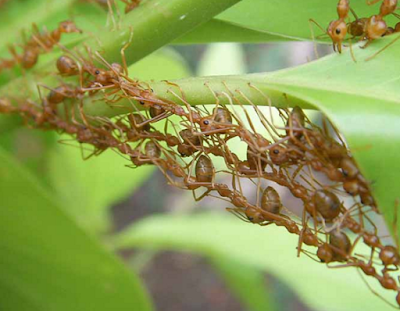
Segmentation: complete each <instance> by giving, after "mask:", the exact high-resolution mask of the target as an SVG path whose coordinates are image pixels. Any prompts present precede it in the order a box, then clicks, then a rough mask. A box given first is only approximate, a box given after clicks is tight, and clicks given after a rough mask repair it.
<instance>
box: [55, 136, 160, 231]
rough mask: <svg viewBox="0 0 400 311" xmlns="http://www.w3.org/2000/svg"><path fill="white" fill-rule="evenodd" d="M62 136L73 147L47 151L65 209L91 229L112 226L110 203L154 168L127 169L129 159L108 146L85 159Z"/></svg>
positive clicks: (119, 198)
mask: <svg viewBox="0 0 400 311" xmlns="http://www.w3.org/2000/svg"><path fill="white" fill-rule="evenodd" d="M62 139H65V140H68V141H70V142H71V144H73V145H75V146H76V147H75V148H74V147H72V146H67V145H61V144H58V145H57V146H55V148H54V149H53V150H52V151H51V152H50V155H49V157H48V174H49V179H50V183H51V185H52V187H53V189H54V190H55V193H56V195H57V196H58V198H59V199H60V200H61V201H62V202H63V205H64V206H65V209H66V210H67V212H68V213H70V214H71V215H72V216H74V217H75V218H76V220H77V221H78V223H79V224H80V225H81V226H82V227H83V228H85V229H86V230H88V231H90V232H93V233H100V232H105V231H107V230H109V229H110V226H111V219H110V215H109V208H110V207H111V205H112V204H114V203H117V202H119V201H121V200H122V199H124V198H126V196H127V195H129V194H130V193H132V191H134V190H135V189H137V187H139V186H140V185H141V184H142V183H143V182H144V181H146V179H147V178H148V177H149V176H150V173H151V172H153V170H154V169H153V167H151V166H143V167H140V168H138V169H135V170H132V169H129V168H127V167H126V165H130V162H129V161H128V160H127V159H124V158H122V157H121V156H120V155H118V154H117V153H115V152H112V151H111V150H108V151H106V152H104V153H103V154H101V155H100V156H97V157H91V158H90V159H88V160H86V161H84V160H83V158H82V155H81V150H80V147H79V145H78V144H77V143H76V142H74V141H73V140H71V138H70V137H68V136H63V137H62ZM83 148H85V147H83ZM84 153H86V154H90V152H88V151H87V152H84Z"/></svg>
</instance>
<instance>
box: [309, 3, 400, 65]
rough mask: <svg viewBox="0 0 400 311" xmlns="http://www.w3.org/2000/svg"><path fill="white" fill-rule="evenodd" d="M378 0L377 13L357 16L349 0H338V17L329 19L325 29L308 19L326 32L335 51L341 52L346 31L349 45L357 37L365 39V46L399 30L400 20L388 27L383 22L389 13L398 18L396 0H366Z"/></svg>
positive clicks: (399, 16)
mask: <svg viewBox="0 0 400 311" xmlns="http://www.w3.org/2000/svg"><path fill="white" fill-rule="evenodd" d="M379 1H382V4H381V6H380V9H379V13H378V14H376V15H372V16H370V17H362V18H359V17H358V16H357V14H356V13H355V12H354V10H353V9H352V8H351V7H350V1H349V0H339V2H338V4H337V14H338V19H337V20H333V21H331V22H330V23H329V26H328V28H327V30H326V31H325V30H324V29H323V28H322V27H321V26H320V25H319V24H318V23H317V22H316V21H315V20H313V19H310V22H312V23H314V24H316V25H317V26H318V27H319V28H320V29H321V30H322V31H323V32H324V33H325V34H327V35H328V36H329V37H330V38H331V40H332V43H333V49H334V50H335V51H336V49H337V51H338V52H339V53H341V52H342V43H343V41H344V40H345V37H346V35H347V33H349V34H350V35H351V38H349V42H350V47H351V41H352V40H353V39H355V38H359V39H360V41H361V40H366V41H367V42H366V43H365V44H364V45H363V46H362V47H361V48H366V47H367V46H368V45H369V44H370V43H371V42H372V41H373V40H375V39H378V38H381V37H383V36H387V35H390V34H393V33H397V32H400V22H398V23H397V24H396V25H395V26H394V27H389V26H388V25H387V24H386V22H385V17H387V16H388V15H391V14H392V15H394V16H396V17H397V18H400V15H399V14H397V13H396V12H395V11H396V10H397V0H370V1H369V0H367V4H368V5H373V4H376V3H377V2H379ZM349 12H351V13H352V15H353V16H354V21H351V20H350V17H349ZM397 39H398V38H396V39H395V40H397ZM390 44H393V42H391V43H389V45H390ZM386 47H387V46H386ZM386 47H384V48H383V49H385V48H386ZM383 49H382V50H383ZM382 50H381V51H382ZM381 51H378V52H377V53H376V54H378V53H380V52H381ZM376 54H375V55H376ZM375 55H373V56H372V57H374V56H375ZM372 57H370V58H372ZM353 59H354V56H353Z"/></svg>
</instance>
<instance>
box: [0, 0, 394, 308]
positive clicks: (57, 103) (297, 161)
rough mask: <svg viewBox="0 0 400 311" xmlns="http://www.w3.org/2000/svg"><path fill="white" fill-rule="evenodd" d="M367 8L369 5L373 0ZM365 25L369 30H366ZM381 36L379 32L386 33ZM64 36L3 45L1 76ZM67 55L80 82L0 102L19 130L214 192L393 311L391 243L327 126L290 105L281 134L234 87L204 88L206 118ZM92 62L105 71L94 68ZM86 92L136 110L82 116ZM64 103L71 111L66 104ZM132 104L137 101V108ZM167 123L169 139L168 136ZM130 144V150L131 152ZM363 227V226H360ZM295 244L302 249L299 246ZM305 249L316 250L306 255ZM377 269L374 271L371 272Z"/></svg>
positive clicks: (60, 65) (341, 10)
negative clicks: (346, 199) (285, 195)
mask: <svg viewBox="0 0 400 311" xmlns="http://www.w3.org/2000/svg"><path fill="white" fill-rule="evenodd" d="M376 2H378V0H376V1H373V3H376ZM107 3H108V4H109V3H110V2H109V1H107ZM396 6H397V1H386V0H384V1H383V2H382V5H381V8H380V13H379V14H378V15H375V16H373V17H371V18H369V19H358V18H357V17H356V21H355V22H357V23H359V22H360V21H361V20H363V22H362V23H364V26H363V27H364V28H363V29H364V30H363V31H364V32H363V34H360V36H364V37H365V38H366V39H368V42H367V44H369V42H370V41H371V40H373V39H374V38H375V37H373V36H372V35H371V34H370V33H368V32H366V31H365V29H368V27H371V25H372V24H373V23H374V21H377V22H378V23H381V25H382V22H384V21H383V17H384V16H386V15H388V14H393V12H394V10H395V8H396ZM349 10H351V9H350V7H349V2H348V1H343V0H340V1H339V4H338V15H339V20H337V21H333V22H331V24H330V26H329V27H328V31H327V33H328V34H329V35H330V36H331V34H332V35H333V34H334V33H336V35H339V34H338V31H336V30H335V28H336V29H337V28H338V27H339V28H340V27H342V26H343V23H344V25H345V27H344V28H343V27H342V28H341V29H342V31H341V32H340V35H343V31H344V32H346V31H347V30H348V31H349V32H350V33H351V34H352V35H353V36H354V35H355V33H356V32H355V30H354V29H356V27H355V25H356V24H354V23H355V22H353V23H350V24H346V23H345V19H346V18H347V14H348V11H349ZM353 14H354V12H353ZM365 25H370V26H368V27H367V28H365V27H366V26H365ZM385 25H386V24H385ZM397 28H399V29H400V26H398V25H396V27H395V31H397ZM351 29H353V30H351ZM389 31H390V30H389V28H388V27H386V30H385V33H389ZM69 32H80V30H79V29H78V28H77V27H76V26H75V25H74V23H73V22H70V21H66V22H62V23H60V25H59V27H58V28H57V29H56V30H54V31H52V32H50V33H49V32H47V31H43V32H40V31H39V30H36V31H34V34H33V35H32V37H31V38H30V39H29V40H27V41H26V43H25V44H24V45H23V46H21V47H22V50H23V52H22V54H18V53H17V52H16V51H15V49H14V48H10V52H11V54H12V55H13V58H12V59H11V60H7V61H6V60H0V70H1V69H5V68H11V67H12V66H14V65H16V64H19V65H20V66H21V67H22V68H24V69H29V68H32V67H33V66H34V65H35V64H36V63H37V60H38V56H39V55H40V54H42V53H46V52H48V51H49V50H51V49H52V48H53V47H54V46H55V45H58V46H60V45H59V43H58V42H59V41H60V38H61V35H62V34H63V33H69ZM344 35H345V33H344ZM344 35H343V38H342V40H341V41H340V40H339V41H334V39H333V37H332V36H331V38H332V40H333V42H334V45H337V46H338V50H339V52H340V51H341V42H342V41H343V39H344ZM367 44H366V45H367ZM66 52H67V53H66V55H63V56H61V57H60V58H59V59H58V60H57V63H56V66H57V69H58V71H59V74H60V75H61V76H62V77H74V76H76V77H78V78H79V85H72V84H68V83H66V82H62V83H61V85H60V86H58V87H56V88H49V89H50V91H49V92H48V94H47V96H45V97H43V98H41V99H40V102H35V101H32V100H26V99H18V98H0V113H3V114H17V115H20V116H22V117H23V119H24V121H25V123H26V124H27V125H28V126H31V127H34V128H39V129H44V130H56V131H58V132H60V133H67V134H70V135H72V136H73V137H74V139H75V140H76V141H78V142H79V143H80V144H84V145H91V146H92V147H93V151H92V153H91V154H90V155H89V156H86V158H90V157H91V156H97V155H100V154H101V153H102V152H104V151H105V150H107V149H112V150H115V151H117V152H119V153H120V154H122V155H124V156H126V157H127V158H128V159H129V161H130V162H131V163H132V166H133V167H138V166H142V165H155V166H157V167H158V168H159V169H160V170H161V172H162V173H163V174H164V175H165V177H166V178H167V180H168V181H169V183H170V184H172V185H174V186H176V187H179V188H182V189H187V190H191V191H193V194H194V197H195V199H196V200H201V199H202V198H204V197H206V196H213V197H217V194H218V195H219V198H221V199H223V200H225V201H227V202H230V203H231V204H232V205H233V207H231V208H227V209H228V210H229V211H230V212H232V213H234V214H235V215H236V216H238V217H239V218H241V219H242V220H244V221H246V222H250V223H253V224H258V225H261V226H266V225H270V224H275V225H277V226H280V227H284V228H286V230H287V231H288V232H290V233H293V234H296V235H298V236H299V243H298V255H299V254H300V253H304V254H306V255H307V256H309V257H311V258H312V259H314V260H317V261H320V262H324V263H327V264H331V263H333V262H338V263H339V264H338V265H336V266H334V267H350V266H354V267H357V268H359V269H360V271H361V272H362V273H363V274H365V275H367V276H371V277H373V278H375V279H376V280H378V282H379V283H380V284H381V286H382V287H383V288H385V289H389V290H393V291H397V292H398V294H397V296H396V302H397V304H398V305H400V286H399V285H398V282H397V281H396V280H395V279H394V278H393V277H392V276H391V275H390V273H391V272H392V271H394V270H397V269H398V266H399V265H400V258H399V255H398V253H399V251H398V249H399V247H398V245H397V244H398V242H397V240H396V246H391V245H384V244H382V242H381V241H380V238H379V236H378V232H377V231H378V230H377V228H376V227H375V225H374V224H373V221H372V220H371V219H370V217H369V216H368V214H370V213H373V212H375V213H376V212H378V210H377V207H376V204H375V201H374V199H373V197H372V195H371V191H370V186H369V183H368V181H366V180H365V179H364V178H363V176H362V174H361V173H360V171H359V169H358V167H357V165H356V163H355V162H354V160H353V158H352V156H351V155H350V153H349V151H348V149H347V147H346V145H345V143H344V142H343V141H342V140H341V139H340V135H339V134H337V133H336V134H335V135H334V136H335V137H332V135H330V134H329V130H328V128H329V126H328V125H327V124H326V123H324V126H323V128H320V127H318V126H316V125H314V124H313V123H312V122H310V120H308V119H307V117H306V116H305V114H304V113H303V111H302V110H301V109H300V108H299V107H295V108H293V109H292V110H291V111H289V110H287V109H280V110H279V115H280V118H281V119H282V120H283V121H284V123H285V124H286V125H285V126H284V127H283V128H282V127H281V128H280V127H279V126H276V125H275V124H274V122H273V120H269V119H268V118H266V117H265V116H264V114H263V113H262V112H261V111H260V110H259V109H258V108H257V106H256V105H254V104H253V103H252V102H251V101H250V99H249V98H247V97H246V95H245V94H244V93H242V92H241V91H240V90H237V91H235V92H234V93H232V92H231V91H230V90H229V88H228V87H227V88H226V92H220V93H215V92H214V91H213V90H212V89H211V88H210V87H208V85H206V87H208V88H209V90H210V92H212V94H213V95H214V97H215V99H216V105H215V108H214V109H213V111H212V113H209V112H204V111H202V110H200V109H199V108H193V107H192V106H191V105H190V103H189V102H188V101H187V100H186V98H185V94H184V92H183V91H182V90H181V89H180V87H179V86H178V85H177V84H173V83H170V82H166V83H168V84H169V85H170V89H169V92H170V93H171V94H172V95H173V96H174V97H175V98H176V101H170V100H166V99H164V98H161V97H158V96H156V94H154V92H153V90H152V89H151V88H150V87H149V86H148V85H146V84H145V83H142V82H140V81H137V80H132V79H130V78H129V77H128V71H127V68H126V64H125V63H123V64H122V65H120V64H118V63H113V64H108V63H107V62H106V61H105V60H104V59H103V58H102V57H101V56H100V55H99V54H98V53H95V55H93V54H92V53H91V51H90V50H88V55H89V58H88V59H86V58H85V57H83V56H82V55H81V54H79V53H72V52H71V51H67V50H66ZM94 58H96V61H97V62H101V63H102V64H103V65H104V66H103V67H105V68H101V67H99V66H97V65H95V60H94ZM249 87H250V88H252V89H253V90H255V91H257V92H259V93H260V94H261V95H262V96H263V97H264V98H265V100H266V102H267V103H268V104H269V105H271V102H270V99H269V98H268V97H267V96H266V95H265V94H264V93H263V92H262V91H261V90H259V89H258V88H257V87H255V86H253V85H249ZM46 88H48V87H46ZM95 94H101V97H103V98H102V99H103V100H104V101H105V102H106V103H108V104H109V105H111V106H113V107H118V102H119V101H120V100H121V99H128V100H129V101H131V102H132V107H133V108H134V109H136V112H135V113H131V114H129V115H127V116H125V117H120V118H117V119H116V120H110V119H108V118H104V117H89V116H87V115H86V114H85V113H84V110H83V99H84V98H85V97H91V96H95ZM96 96H97V95H96ZM221 98H223V99H225V100H226V101H228V102H229V103H230V106H232V109H233V111H234V113H232V112H231V111H230V110H229V109H228V107H226V106H225V105H223V104H221V103H220V99H221ZM70 100H74V101H75V102H78V104H70V103H69V102H70ZM243 101H244V102H245V103H246V104H248V105H250V106H251V107H252V108H253V109H254V111H255V113H256V114H257V117H258V118H259V119H260V122H261V124H262V125H263V126H264V128H265V129H266V130H267V132H268V133H269V135H270V137H271V138H270V139H267V138H265V137H263V136H262V135H261V134H259V133H257V131H256V129H255V128H254V126H253V124H252V122H251V118H250V116H249V115H248V113H247V111H246V110H245V109H243V112H244V115H245V118H246V120H247V123H248V124H249V126H246V125H245V122H244V121H243V120H242V119H241V118H240V116H239V114H238V113H236V112H235V108H233V105H234V104H236V107H241V105H242V102H243ZM176 102H179V103H180V104H177V103H176ZM135 103H140V109H138V107H137V106H136V104H135ZM143 109H144V110H146V112H145V113H143V112H142V110H143ZM232 109H231V110H232ZM173 115H175V116H178V117H180V119H181V122H180V123H181V125H182V126H183V127H184V129H183V130H181V131H179V132H178V131H177V129H176V127H175V124H174V123H172V122H171V121H169V119H168V118H169V117H171V116H173ZM164 119H165V128H164V130H163V131H157V130H155V129H154V127H153V126H152V124H153V123H156V122H159V121H161V120H164ZM169 125H171V127H172V129H173V134H170V133H169V131H168V126H169ZM235 138H239V139H240V140H241V141H242V142H244V143H245V144H246V145H247V153H246V158H245V159H243V160H241V159H240V158H239V156H237V155H236V154H235V153H234V152H232V151H231V150H230V148H229V145H228V144H229V142H230V141H231V140H233V139H235ZM338 139H339V140H338ZM133 143H136V146H134V147H132V145H133ZM210 155H212V156H214V157H221V158H223V160H224V162H225V164H226V170H222V171H218V172H216V170H215V168H214V165H213V162H212V159H211V158H210ZM183 158H189V159H190V161H189V163H185V162H184V161H183V160H182V159H183ZM193 171H194V175H193V174H192V173H193ZM315 172H318V173H319V174H322V175H324V176H325V177H326V178H328V179H329V180H330V181H331V184H330V185H322V184H321V183H320V182H319V181H318V180H317V179H316V178H315V177H314V173H315ZM222 173H225V174H229V175H230V176H232V182H231V186H228V185H227V184H225V183H220V182H217V181H216V177H217V175H218V174H222ZM243 178H246V179H249V180H250V181H251V182H253V183H254V184H255V185H256V186H257V200H256V203H251V202H249V200H248V199H247V198H246V197H245V195H244V193H243V190H242V186H241V179H243ZM262 180H267V181H270V182H273V183H276V184H278V185H280V186H283V187H285V188H286V189H288V190H289V191H290V192H291V194H292V195H293V196H294V197H296V198H298V199H300V200H301V201H302V202H303V205H304V209H303V212H302V217H301V219H300V220H298V219H297V218H296V217H294V215H292V214H291V213H290V212H289V211H288V210H287V209H286V208H285V207H284V206H283V204H282V202H281V199H280V197H279V194H278V192H277V191H276V190H275V189H274V188H273V187H272V186H268V187H266V188H265V189H262V186H261V181H262ZM325 184H326V182H325ZM200 188H201V189H205V192H204V193H203V194H202V195H201V196H200V197H196V194H195V191H196V190H197V189H200ZM344 194H347V195H350V196H352V197H353V198H354V204H353V205H352V206H350V207H349V208H347V207H345V206H344V203H343V202H341V201H340V199H339V197H338V195H342V196H343V195H344ZM365 222H366V223H367V224H368V225H369V227H371V228H368V229H367V225H366V224H365ZM348 231H350V232H353V233H354V234H355V236H356V237H355V238H354V240H353V241H351V240H350V238H349V236H348V234H347V233H346V232H348ZM360 241H362V242H363V243H364V244H365V245H367V246H368V247H369V248H370V250H371V253H370V255H369V256H364V255H360V254H356V253H355V248H356V246H357V244H358V243H359V242H360ZM303 244H306V245H308V246H310V247H311V248H308V249H304V248H303V247H302V245H303ZM312 247H315V248H316V251H310V250H309V249H312ZM378 258H379V259H378ZM379 261H380V262H379ZM330 266H331V265H330ZM377 266H381V267H382V269H381V271H380V272H378V271H377V269H376V268H377ZM374 293H375V292H374ZM375 294H377V293H375ZM377 295H378V294H377ZM391 305H392V304H391ZM393 306H394V305H393Z"/></svg>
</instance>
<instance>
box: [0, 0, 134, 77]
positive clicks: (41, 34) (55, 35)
mask: <svg viewBox="0 0 400 311" xmlns="http://www.w3.org/2000/svg"><path fill="white" fill-rule="evenodd" d="M87 1H93V2H95V3H97V4H98V5H100V6H102V7H103V8H105V9H108V10H109V11H111V12H113V9H112V8H113V7H114V8H115V9H116V10H118V7H117V5H116V3H115V1H114V0H87ZM121 1H122V2H123V3H125V5H126V6H125V14H128V13H129V12H131V11H132V10H133V9H135V8H136V7H138V6H139V4H140V2H141V0H121ZM4 3H5V1H4V0H3V1H1V0H0V6H1V5H3V4H4ZM81 32H82V31H81V30H80V29H79V28H78V27H76V25H75V24H74V22H72V21H64V22H61V23H60V24H59V25H58V27H57V28H56V29H54V30H53V31H51V32H49V31H48V30H46V29H43V30H42V31H40V30H39V28H38V27H37V25H36V24H33V25H32V35H31V37H30V38H29V39H27V38H26V37H25V35H24V38H23V43H22V44H18V45H9V46H8V51H9V53H10V57H9V58H0V73H1V72H2V71H3V70H4V69H11V68H14V67H16V66H17V65H19V66H20V67H21V68H22V70H25V69H31V68H32V67H34V66H35V65H36V64H37V62H38V60H39V56H40V55H41V54H46V53H49V52H51V51H52V49H53V47H54V46H56V45H58V44H59V42H60V39H61V36H62V35H63V34H68V33H81Z"/></svg>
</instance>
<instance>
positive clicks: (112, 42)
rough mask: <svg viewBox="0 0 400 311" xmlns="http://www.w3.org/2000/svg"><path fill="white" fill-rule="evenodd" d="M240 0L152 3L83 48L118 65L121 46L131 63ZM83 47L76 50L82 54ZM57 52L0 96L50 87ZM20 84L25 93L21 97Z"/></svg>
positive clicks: (29, 94) (155, 0) (95, 36)
mask: <svg viewBox="0 0 400 311" xmlns="http://www.w3.org/2000/svg"><path fill="white" fill-rule="evenodd" d="M239 1H240V0H219V1H214V0H201V1H198V0H153V1H145V2H144V3H143V5H140V6H139V7H138V8H136V9H135V10H133V11H132V12H131V13H129V14H127V15H126V16H125V17H124V20H123V21H122V23H121V25H120V29H119V30H116V31H107V30H104V29H102V30H99V31H97V32H95V33H94V34H93V35H90V37H88V40H86V41H85V43H84V45H85V47H89V48H91V49H92V50H93V51H99V52H100V53H101V54H102V56H103V57H104V58H105V59H106V60H107V61H108V62H109V63H112V62H118V63H122V57H121V49H122V48H123V47H124V46H125V47H126V49H125V53H124V54H125V61H126V63H127V65H128V66H129V65H130V64H133V63H134V62H136V61H138V60H140V59H141V58H143V57H145V56H146V55H149V54H150V53H152V52H154V51H156V50H157V49H159V48H161V47H162V46H164V45H166V44H167V43H169V42H171V41H173V40H175V39H177V38H179V37H181V36H182V35H184V34H186V33H188V32H189V31H191V30H192V29H194V28H196V27H198V26H199V25H202V24H203V23H206V22H207V21H209V20H211V19H212V18H213V17H214V16H216V15H218V14H219V13H221V12H223V11H224V10H226V9H227V8H229V7H231V6H232V5H234V4H236V3H238V2H239ZM85 47H84V46H81V47H80V50H81V52H82V53H83V55H85V54H86V52H85V51H84V49H85ZM60 54H61V53H55V54H54V57H53V59H52V60H51V61H48V62H46V63H45V64H42V65H40V66H38V67H37V69H35V70H32V71H30V72H29V73H28V74H26V76H25V77H21V78H19V79H14V80H13V81H11V82H10V83H8V84H6V85H5V86H3V87H2V88H0V94H2V95H5V96H9V97H21V95H24V96H25V97H30V98H37V97H38V96H37V88H36V85H37V84H38V83H41V84H45V85H48V86H52V85H54V84H56V83H58V81H57V80H56V79H54V77H52V76H49V71H50V72H51V71H53V70H55V60H56V59H57V58H58V57H59V55H60ZM21 85H24V89H25V93H24V94H21Z"/></svg>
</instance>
